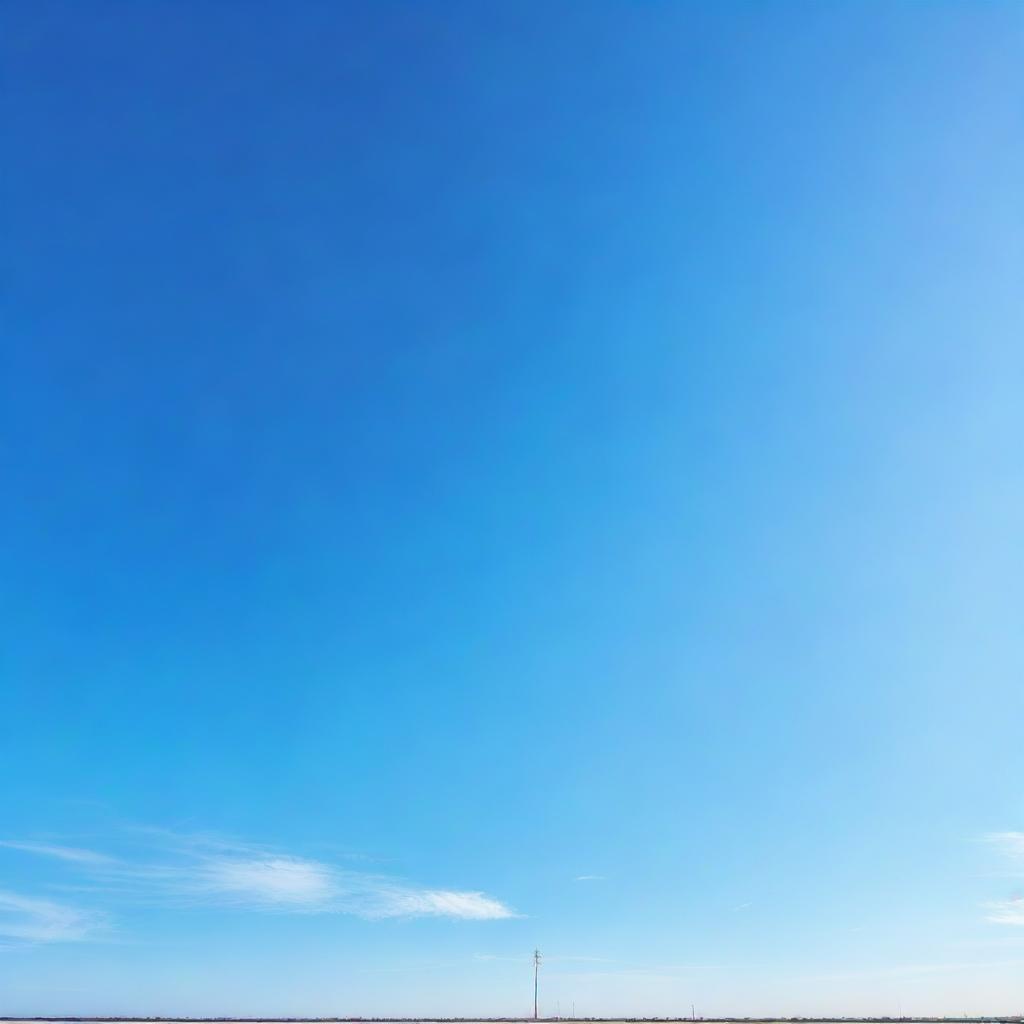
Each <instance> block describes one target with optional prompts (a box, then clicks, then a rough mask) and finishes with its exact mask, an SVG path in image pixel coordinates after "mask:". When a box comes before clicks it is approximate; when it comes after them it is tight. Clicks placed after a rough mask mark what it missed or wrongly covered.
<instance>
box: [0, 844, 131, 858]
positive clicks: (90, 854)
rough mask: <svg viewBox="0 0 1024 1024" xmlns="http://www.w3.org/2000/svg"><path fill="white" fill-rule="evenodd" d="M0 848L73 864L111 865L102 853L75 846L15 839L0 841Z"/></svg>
mask: <svg viewBox="0 0 1024 1024" xmlns="http://www.w3.org/2000/svg"><path fill="white" fill-rule="evenodd" d="M0 846H6V847H7V848H8V849H10V850H21V851H23V852H24V853H38V854H40V855H41V856H43V857H54V858H56V859H57V860H66V861H71V862H72V863H75V864H109V863H111V858H110V857H107V856H105V855H104V854H102V853H96V852H94V851H93V850H83V849H80V848H79V847H76V846H57V845H55V844H53V843H32V842H27V841H21V840H15V839H0Z"/></svg>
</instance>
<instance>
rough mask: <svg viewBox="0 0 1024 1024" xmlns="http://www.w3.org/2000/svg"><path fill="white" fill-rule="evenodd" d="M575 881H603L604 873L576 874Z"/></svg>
mask: <svg viewBox="0 0 1024 1024" xmlns="http://www.w3.org/2000/svg"><path fill="white" fill-rule="evenodd" d="M576 881H577V882H603V881H604V875H577V876H576Z"/></svg>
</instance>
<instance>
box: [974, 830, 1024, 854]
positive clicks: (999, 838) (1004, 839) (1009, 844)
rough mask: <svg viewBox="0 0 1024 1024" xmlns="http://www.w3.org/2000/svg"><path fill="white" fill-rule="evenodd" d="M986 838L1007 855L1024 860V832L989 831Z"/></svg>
mask: <svg viewBox="0 0 1024 1024" xmlns="http://www.w3.org/2000/svg"><path fill="white" fill-rule="evenodd" d="M984 839H985V841H986V842H988V843H991V844H992V845H993V846H995V847H996V848H997V849H998V850H999V851H1000V852H1001V853H1003V854H1004V855H1006V856H1007V857H1011V858H1013V859H1014V860H1024V832H989V833H988V835H986V836H984Z"/></svg>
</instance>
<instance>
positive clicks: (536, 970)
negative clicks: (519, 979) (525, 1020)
mask: <svg viewBox="0 0 1024 1024" xmlns="http://www.w3.org/2000/svg"><path fill="white" fill-rule="evenodd" d="M539 974H540V950H539V949H535V950H534V951H533V1019H534V1020H536V1019H537V978H538V976H539Z"/></svg>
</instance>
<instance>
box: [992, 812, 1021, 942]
mask: <svg viewBox="0 0 1024 1024" xmlns="http://www.w3.org/2000/svg"><path fill="white" fill-rule="evenodd" d="M982 838H983V839H984V840H985V842H987V843H989V844H991V845H992V846H994V847H995V848H996V849H997V850H998V851H999V852H1000V853H1001V854H1002V855H1003V856H1004V857H1005V858H1006V859H1007V860H1009V861H1011V862H1012V863H1013V864H1014V871H1013V872H1011V873H1012V874H1014V875H1018V874H1019V873H1020V871H1021V870H1022V869H1024V832H989V833H988V835H986V836H983V837H982ZM984 909H985V917H986V920H988V921H991V922H992V923H993V924H1009V925H1017V926H1019V927H1024V897H1022V896H1019V895H1014V896H1012V897H1011V898H1010V899H1008V900H998V901H995V902H992V903H986V904H985V905H984Z"/></svg>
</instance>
